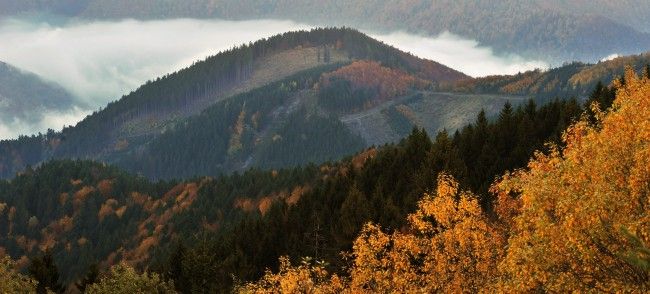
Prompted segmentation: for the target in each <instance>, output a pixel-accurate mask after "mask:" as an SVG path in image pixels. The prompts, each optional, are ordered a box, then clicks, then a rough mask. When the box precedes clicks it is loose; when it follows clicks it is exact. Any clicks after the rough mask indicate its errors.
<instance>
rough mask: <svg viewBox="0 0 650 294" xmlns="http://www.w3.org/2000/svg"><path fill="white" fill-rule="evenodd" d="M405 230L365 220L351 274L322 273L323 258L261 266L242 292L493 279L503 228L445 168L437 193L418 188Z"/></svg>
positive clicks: (443, 285)
mask: <svg viewBox="0 0 650 294" xmlns="http://www.w3.org/2000/svg"><path fill="white" fill-rule="evenodd" d="M409 221H410V230H411V232H409V233H400V232H395V233H393V234H386V233H384V232H382V231H381V229H380V228H379V227H378V226H377V225H374V224H367V225H366V226H365V227H364V229H363V230H362V232H361V234H360V236H359V237H358V238H357V240H356V241H355V242H354V246H353V253H352V257H353V258H354V260H353V265H352V268H351V269H350V280H349V281H345V280H342V279H341V278H339V277H337V276H336V275H334V276H331V277H330V276H328V274H327V272H326V271H325V270H324V268H323V267H322V266H310V265H309V264H308V263H303V264H302V265H300V266H299V267H291V265H290V264H289V262H288V260H287V259H286V258H283V259H281V268H280V272H279V273H277V274H273V273H271V272H267V273H266V275H265V276H264V277H263V278H262V279H261V280H260V281H258V282H256V283H251V284H248V285H246V286H245V287H241V288H239V289H238V291H239V292H242V293H266V292H270V293H275V292H279V293H340V292H341V291H342V290H343V289H345V290H346V291H349V292H352V293H359V292H366V293H387V292H399V293H409V292H423V293H430V292H439V291H443V292H477V291H479V290H481V289H483V288H485V287H487V285H488V284H490V283H491V282H492V280H493V279H494V278H493V277H495V276H496V271H497V264H498V261H499V259H500V256H502V254H503V250H502V248H503V240H504V238H503V236H502V234H501V233H500V231H498V230H496V229H495V228H494V227H493V226H492V225H491V223H490V222H489V221H488V219H487V218H486V217H485V216H484V215H483V212H482V211H481V208H480V205H479V203H478V201H477V199H476V197H475V196H474V195H473V194H471V193H469V192H464V191H460V190H459V189H458V184H457V182H456V181H455V180H454V179H453V178H451V177H450V176H448V175H446V174H442V175H440V177H439V179H438V190H437V195H436V196H433V195H425V197H424V198H423V199H422V200H421V201H420V203H419V206H418V210H417V212H415V213H414V214H412V215H410V216H409Z"/></svg>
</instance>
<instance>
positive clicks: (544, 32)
mask: <svg viewBox="0 0 650 294" xmlns="http://www.w3.org/2000/svg"><path fill="white" fill-rule="evenodd" d="M0 8H4V11H5V14H6V15H16V14H18V13H25V12H29V11H31V12H34V11H36V12H49V13H58V14H61V13H62V14H66V15H72V16H79V17H82V18H88V19H96V18H99V19H106V18H109V19H110V18H130V17H134V18H140V19H165V18H178V17H196V18H214V17H217V18H225V19H259V18H278V19H291V20H295V21H300V22H305V23H309V24H313V25H320V26H322V25H335V26H342V25H346V26H353V27H356V28H362V29H367V30H374V31H378V30H382V31H396V30H407V31H410V32H412V33H421V34H426V35H429V36H435V35H438V34H440V33H442V32H445V31H449V32H452V33H455V34H457V35H460V36H463V37H466V38H472V39H475V40H477V41H479V42H480V43H481V44H482V45H485V46H490V47H492V48H493V49H495V50H496V52H498V53H500V54H503V55H506V54H509V53H515V54H520V55H523V56H525V57H532V58H538V59H543V60H547V61H550V62H552V63H554V64H559V63H561V62H563V61H566V60H581V61H587V62H595V61H597V60H600V59H601V58H603V57H605V56H609V55H611V54H614V53H618V54H620V55H629V54H638V53H640V52H644V51H647V50H648V48H650V35H649V34H648V32H650V23H649V22H648V20H647V17H646V16H647V15H648V14H649V13H650V5H649V4H648V2H647V1H645V0H626V1H610V0H597V1H560V0H553V1H545V0H525V1H521V0H508V1H503V0H488V1H475V0H462V1H448V0H435V1H427V0H415V1H413V0H399V1H345V0H333V1H314V0H312V1H302V0H300V1H298V0H282V1H272V2H269V1H256V0H245V1H233V0H218V1H214V0H192V1H182V2H179V1H163V0H157V1H150V0H138V1H106V0H84V1H58V2H57V1H48V2H42V1H35V0H32V1H20V2H19V3H16V1H12V0H1V1H0Z"/></svg>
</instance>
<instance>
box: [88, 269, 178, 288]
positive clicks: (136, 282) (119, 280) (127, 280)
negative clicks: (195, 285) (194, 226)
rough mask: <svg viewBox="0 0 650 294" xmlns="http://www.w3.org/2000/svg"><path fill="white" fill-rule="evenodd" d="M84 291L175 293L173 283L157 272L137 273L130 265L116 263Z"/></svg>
mask: <svg viewBox="0 0 650 294" xmlns="http://www.w3.org/2000/svg"><path fill="white" fill-rule="evenodd" d="M86 293H90V294H104V293H119V294H133V293H160V294H163V293H176V291H175V290H174V285H173V284H172V283H169V282H166V281H164V280H162V279H161V278H160V276H158V275H157V274H147V273H144V274H139V273H138V272H136V271H135V269H133V268H132V267H130V266H127V265H125V264H118V265H116V266H113V267H112V268H111V271H110V273H108V274H107V275H105V276H104V277H102V278H101V279H100V280H99V282H97V283H96V284H92V285H90V286H88V289H87V291H86Z"/></svg>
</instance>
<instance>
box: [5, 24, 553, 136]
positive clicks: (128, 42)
mask: <svg viewBox="0 0 650 294" xmlns="http://www.w3.org/2000/svg"><path fill="white" fill-rule="evenodd" d="M309 28H310V26H308V25H303V24H298V23H295V22H291V21H278V20H253V21H223V20H194V19H177V20H164V21H136V20H122V21H111V22H107V21H100V22H76V21H68V22H64V23H63V24H60V22H59V24H56V25H55V24H50V23H47V22H44V21H32V20H27V19H6V20H4V21H2V22H0V40H1V42H2V44H1V45H0V60H1V61H5V62H7V63H10V64H13V65H14V66H17V67H19V68H22V69H25V70H28V71H31V72H34V73H36V74H37V75H39V76H41V77H43V78H44V79H46V80H51V81H54V82H56V83H58V84H60V85H61V86H62V87H63V88H65V89H67V90H68V91H69V92H71V93H72V94H74V95H75V96H76V97H77V98H78V99H79V103H78V106H77V108H76V109H71V110H70V111H68V112H64V113H57V114H56V115H54V116H48V115H47V114H44V115H43V117H44V119H42V120H41V121H40V122H39V123H38V124H36V125H34V124H32V125H30V124H27V123H25V122H20V121H16V122H14V123H13V124H12V125H4V126H0V138H12V137H16V136H17V135H18V134H29V133H34V132H38V131H45V130H46V129H47V128H50V127H51V128H54V129H59V128H60V127H61V125H63V124H66V125H69V124H75V123H76V122H77V121H78V119H79V118H81V117H83V116H84V115H85V114H87V113H90V112H91V111H92V110H94V109H97V108H99V107H103V106H104V105H105V104H106V103H107V102H109V101H112V100H116V99H118V98H119V97H121V96H122V95H124V94H126V93H128V92H130V91H132V90H134V89H136V88H137V87H138V86H139V85H141V84H143V83H144V82H146V81H147V80H150V79H155V78H156V77H158V76H161V75H164V74H166V73H169V72H173V71H175V70H178V69H180V68H183V67H186V66H188V65H191V64H192V62H193V61H195V60H198V59H202V58H204V57H206V56H208V55H213V54H216V53H218V52H219V51H222V50H225V49H229V48H232V47H233V46H236V45H240V44H242V43H247V42H251V41H255V40H258V39H260V38H263V37H268V36H271V35H274V34H277V33H282V32H286V31H291V30H297V29H309ZM370 34H371V35H372V36H373V37H376V38H378V39H380V40H382V41H384V42H386V43H388V44H391V45H393V46H395V47H397V48H400V49H402V50H404V51H409V52H411V53H413V54H415V55H418V56H420V57H423V58H428V59H432V60H436V61H438V62H440V63H443V64H445V65H447V66H450V67H452V68H455V69H457V70H460V71H462V72H464V73H466V74H469V75H471V76H484V75H489V74H511V73H516V72H519V71H525V70H529V69H534V68H544V67H546V64H545V63H543V62H539V61H527V60H524V59H522V58H521V57H517V56H506V57H500V56H496V55H495V54H494V52H492V50H491V49H489V48H486V47H480V46H478V44H477V42H475V41H472V40H467V39H463V38H461V37H458V36H455V35H452V34H449V33H444V34H441V35H440V36H437V37H434V38H429V37H423V36H417V35H410V34H406V33H403V32H396V33H391V34H372V33H370ZM48 117H57V121H52V120H51V119H47V118H48Z"/></svg>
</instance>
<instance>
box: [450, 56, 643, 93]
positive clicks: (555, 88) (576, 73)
mask: <svg viewBox="0 0 650 294" xmlns="http://www.w3.org/2000/svg"><path fill="white" fill-rule="evenodd" d="M648 65H650V52H646V53H643V54H639V55H630V56H623V57H617V58H615V59H613V60H608V61H603V62H599V63H596V64H586V63H580V62H574V63H570V64H566V65H563V66H561V67H557V68H553V69H550V70H547V71H541V70H535V71H528V72H524V73H520V74H517V75H512V76H489V77H484V78H477V79H469V80H464V81H461V82H458V83H456V84H454V85H448V86H446V87H445V89H448V90H451V89H453V90H455V91H459V92H465V93H491V94H497V93H500V94H505V95H524V96H534V97H537V100H538V101H545V100H548V99H552V98H556V97H569V96H574V97H579V98H584V97H586V96H588V95H589V94H590V93H591V91H592V90H593V89H594V87H596V84H598V83H599V82H601V83H603V84H605V85H609V84H610V83H611V82H612V81H613V80H614V79H615V78H617V77H622V76H623V73H624V71H625V67H626V66H629V67H631V68H632V69H634V70H635V71H636V72H643V71H648V70H649V69H650V68H648Z"/></svg>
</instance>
